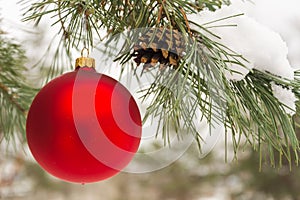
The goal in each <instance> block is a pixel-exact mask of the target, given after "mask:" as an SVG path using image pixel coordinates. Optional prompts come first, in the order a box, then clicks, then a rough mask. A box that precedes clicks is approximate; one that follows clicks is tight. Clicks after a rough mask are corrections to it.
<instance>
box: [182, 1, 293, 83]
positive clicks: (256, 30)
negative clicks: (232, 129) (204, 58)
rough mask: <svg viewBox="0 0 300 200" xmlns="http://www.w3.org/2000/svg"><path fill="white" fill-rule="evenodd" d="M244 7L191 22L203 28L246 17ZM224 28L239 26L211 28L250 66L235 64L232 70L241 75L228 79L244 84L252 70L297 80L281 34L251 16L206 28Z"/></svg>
mask: <svg viewBox="0 0 300 200" xmlns="http://www.w3.org/2000/svg"><path fill="white" fill-rule="evenodd" d="M241 5H242V4H240V3H239V4H232V5H230V6H223V7H222V9H219V10H217V11H215V12H211V11H202V12H200V13H198V14H192V15H189V16H188V18H189V20H191V21H193V22H195V23H198V24H200V25H201V24H205V23H207V22H211V21H214V20H217V19H221V18H225V17H229V16H232V15H236V14H241V13H243V12H242V11H241V9H240V7H241ZM222 25H236V26H226V27H224V26H223V27H211V28H209V30H210V31H212V32H213V33H214V34H216V35H218V36H219V37H221V40H220V42H221V43H223V44H224V45H226V46H227V47H229V48H231V49H232V50H234V51H235V52H237V53H238V54H241V55H243V56H244V57H245V58H246V59H247V60H248V61H249V63H245V65H246V66H247V68H248V69H245V68H244V67H241V66H239V65H235V64H233V65H231V66H229V67H230V68H231V69H232V70H236V71H239V72H241V74H229V73H228V74H227V78H228V79H230V80H241V79H242V78H244V76H245V75H246V74H247V73H248V72H249V69H252V68H255V69H258V70H261V71H269V72H271V73H272V74H275V75H278V76H281V77H284V78H288V79H293V77H294V69H293V68H292V67H291V66H290V64H289V61H288V59H287V54H288V48H287V45H286V43H285V42H284V41H283V40H282V38H281V36H280V35H279V34H278V33H276V32H275V31H272V30H271V29H269V28H267V27H266V26H264V25H262V24H260V23H258V22H257V21H255V20H254V19H253V18H250V17H248V16H247V15H243V16H238V17H234V18H230V19H226V20H223V21H219V22H215V23H212V24H206V25H205V27H209V26H222ZM192 28H195V29H197V27H196V26H192ZM198 29H199V28H198ZM211 37H213V36H211ZM212 39H213V40H216V38H212Z"/></svg>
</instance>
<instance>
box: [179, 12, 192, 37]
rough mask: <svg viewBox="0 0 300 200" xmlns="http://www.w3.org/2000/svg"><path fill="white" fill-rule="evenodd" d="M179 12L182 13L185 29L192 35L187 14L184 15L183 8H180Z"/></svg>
mask: <svg viewBox="0 0 300 200" xmlns="http://www.w3.org/2000/svg"><path fill="white" fill-rule="evenodd" d="M180 12H181V14H182V16H183V18H184V21H185V25H186V27H187V29H188V33H189V34H190V36H192V32H191V28H190V24H189V20H188V18H187V16H186V13H185V11H184V10H183V8H180Z"/></svg>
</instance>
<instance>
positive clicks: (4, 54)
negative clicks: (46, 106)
mask: <svg viewBox="0 0 300 200" xmlns="http://www.w3.org/2000/svg"><path fill="white" fill-rule="evenodd" d="M25 60H26V59H25V52H24V50H22V49H21V47H20V45H18V44H16V43H14V42H11V41H9V40H8V39H6V38H4V37H2V36H0V72H1V73H0V104H1V107H0V113H1V118H0V130H1V134H3V136H4V138H5V139H7V140H9V139H15V138H16V137H17V136H19V134H22V135H21V136H22V137H20V139H21V140H22V141H23V140H24V139H25V137H24V136H25V122H26V114H27V113H26V112H27V110H28V109H29V105H30V103H31V99H32V97H33V96H34V93H35V92H36V90H34V89H33V88H31V87H30V86H29V85H28V84H27V83H26V82H25V76H24V71H26V68H25V67H24V63H25Z"/></svg>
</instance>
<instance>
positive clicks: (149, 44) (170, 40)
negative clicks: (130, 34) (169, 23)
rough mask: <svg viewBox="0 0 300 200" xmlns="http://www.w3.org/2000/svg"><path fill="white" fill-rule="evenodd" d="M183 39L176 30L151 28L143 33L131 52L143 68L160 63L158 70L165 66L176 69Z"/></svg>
mask: <svg viewBox="0 0 300 200" xmlns="http://www.w3.org/2000/svg"><path fill="white" fill-rule="evenodd" d="M184 47H185V46H184V41H183V38H182V36H181V34H180V33H179V32H178V30H169V29H166V28H153V29H149V31H148V32H146V33H145V34H143V35H142V36H141V37H140V38H139V39H138V41H137V43H136V44H135V45H134V52H133V53H132V54H131V55H132V57H134V61H135V62H136V63H137V65H138V66H139V65H140V64H141V63H143V67H144V69H148V68H150V67H154V66H156V65H158V64H159V65H160V70H163V69H166V67H173V68H174V69H176V68H177V67H178V65H179V62H180V59H181V58H182V56H183V51H184Z"/></svg>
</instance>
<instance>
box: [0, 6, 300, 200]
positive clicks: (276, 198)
mask: <svg viewBox="0 0 300 200" xmlns="http://www.w3.org/2000/svg"><path fill="white" fill-rule="evenodd" d="M253 2H254V3H255V6H254V7H253V6H248V7H247V8H244V10H243V9H242V10H243V11H244V12H245V13H246V14H248V15H249V16H251V17H253V18H254V19H256V20H257V21H259V22H260V23H262V24H264V25H266V26H268V27H269V28H271V29H273V30H275V31H276V32H278V33H280V35H281V36H282V38H283V39H284V40H285V41H286V42H287V46H288V48H289V59H290V62H291V64H292V66H293V67H295V68H299V63H300V53H299V52H300V14H299V12H298V11H297V9H296V8H297V6H299V2H297V0H287V1H285V2H284V3H282V1H279V0H278V1H277V0H273V1H272V0H260V1H258V0H257V1H255V0H253ZM0 3H1V4H0V13H1V15H0V17H1V19H2V20H1V30H3V31H4V32H7V33H8V34H7V35H8V36H9V37H12V38H14V39H16V40H17V41H19V42H20V43H21V44H22V46H23V47H24V48H25V49H26V54H27V57H28V66H32V65H33V64H34V63H35V62H37V60H39V59H40V58H41V57H42V56H43V53H44V52H45V51H46V48H47V45H48V44H49V43H50V41H51V39H52V36H51V35H54V34H56V30H53V28H50V26H49V23H47V21H44V22H43V24H42V25H41V26H40V27H39V28H35V29H33V28H32V25H31V24H27V23H22V22H21V18H22V16H21V13H22V12H21V9H22V6H21V5H19V4H17V1H16V0H12V1H4V0H2V1H0ZM250 7H251V9H250ZM253 8H255V9H253ZM43 50H44V51H43ZM32 73H34V71H32ZM32 81H36V80H32ZM298 134H300V130H298ZM14 146H15V147H12V145H11V144H9V145H8V144H6V143H5V142H2V143H1V146H0V199H7V200H37V199H42V198H47V199H51V200H77V199H78V200H79V199H86V200H92V199H107V200H127V199H128V200H129V199H130V200H141V199H142V200H162V199H164V200H231V199H239V200H240V199H241V200H250V199H256V200H297V199H300V182H299V180H300V171H299V169H298V167H296V166H292V170H291V171H290V168H289V166H288V164H286V165H283V166H282V168H280V169H273V168H271V167H270V166H269V165H268V163H264V164H263V166H262V170H261V172H260V171H259V158H258V154H257V152H253V151H252V150H251V149H247V148H245V149H243V150H241V151H240V153H239V154H238V161H232V160H233V156H232V155H228V162H225V159H224V157H225V145H224V141H223V140H222V139H220V140H219V142H218V144H217V145H216V146H215V148H214V149H213V151H212V152H211V153H209V154H208V155H207V156H206V157H205V158H202V159H200V158H199V152H198V149H197V146H196V145H192V146H191V147H190V148H189V149H188V151H187V152H186V153H185V154H184V155H183V156H182V157H181V158H180V159H178V160H177V161H176V162H174V163H173V164H171V165H170V166H167V167H165V168H164V169H161V170H158V171H155V172H151V173H145V174H130V173H119V174H118V175H116V176H114V177H112V178H110V179H108V180H105V181H102V182H99V183H94V184H85V185H81V184H71V183H65V182H62V181H60V180H58V179H56V178H54V177H52V176H50V175H48V174H47V173H45V172H44V171H43V170H42V169H41V168H40V167H39V166H38V165H37V164H36V162H35V161H34V160H33V159H32V157H31V155H30V153H29V151H28V147H27V145H26V144H21V143H20V144H19V143H17V144H15V145H14ZM16 147H17V148H16ZM228 152H231V150H230V149H228Z"/></svg>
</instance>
